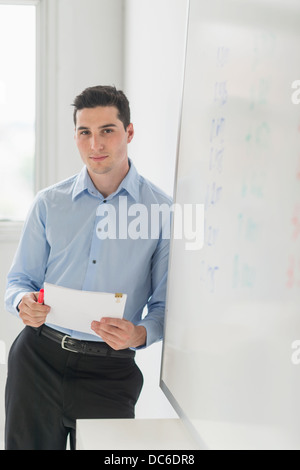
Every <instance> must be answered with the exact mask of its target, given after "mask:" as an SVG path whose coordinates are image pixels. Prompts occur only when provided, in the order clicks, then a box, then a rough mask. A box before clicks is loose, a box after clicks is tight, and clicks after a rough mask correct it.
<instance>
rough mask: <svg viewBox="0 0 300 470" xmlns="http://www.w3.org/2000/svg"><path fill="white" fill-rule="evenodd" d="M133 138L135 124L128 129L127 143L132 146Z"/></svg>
mask: <svg viewBox="0 0 300 470" xmlns="http://www.w3.org/2000/svg"><path fill="white" fill-rule="evenodd" d="M133 136H134V128H133V124H131V123H130V124H129V126H128V127H127V143H128V144H130V142H131V141H132V139H133Z"/></svg>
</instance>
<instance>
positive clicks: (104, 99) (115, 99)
mask: <svg viewBox="0 0 300 470" xmlns="http://www.w3.org/2000/svg"><path fill="white" fill-rule="evenodd" d="M72 106H74V108H75V109H74V114H73V119H74V124H75V126H76V115H77V111H79V110H81V109H84V108H96V107H97V106H114V107H115V108H117V110H118V119H120V121H122V123H123V125H124V128H125V130H126V129H127V127H128V126H129V124H130V107H129V101H128V99H127V97H126V96H125V94H124V93H123V91H121V90H117V89H116V88H115V87H114V86H102V85H99V86H94V87H89V88H86V89H85V90H84V91H83V92H82V93H80V95H78V96H76V98H75V100H74V103H73V105H72Z"/></svg>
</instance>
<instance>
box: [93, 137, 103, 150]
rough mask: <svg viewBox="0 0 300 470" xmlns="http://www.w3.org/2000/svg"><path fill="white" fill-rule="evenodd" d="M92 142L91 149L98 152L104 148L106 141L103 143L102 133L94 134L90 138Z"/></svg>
mask: <svg viewBox="0 0 300 470" xmlns="http://www.w3.org/2000/svg"><path fill="white" fill-rule="evenodd" d="M90 143H91V149H92V150H93V151H94V152H98V151H99V150H103V149H104V143H103V139H102V137H101V136H100V135H98V134H94V135H92V136H91V140H90Z"/></svg>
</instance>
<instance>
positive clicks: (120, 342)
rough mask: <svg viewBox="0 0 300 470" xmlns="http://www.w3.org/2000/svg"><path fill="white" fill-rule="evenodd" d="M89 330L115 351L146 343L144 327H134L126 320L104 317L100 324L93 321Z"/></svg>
mask: <svg viewBox="0 0 300 470" xmlns="http://www.w3.org/2000/svg"><path fill="white" fill-rule="evenodd" d="M91 328H92V330H93V331H94V332H95V333H96V334H97V335H98V336H101V338H102V339H103V341H105V342H106V343H107V344H108V345H109V346H110V347H111V348H113V349H115V350H116V351H118V350H120V349H127V348H137V347H139V346H143V345H144V344H145V343H146V338H147V332H146V328H145V327H144V326H136V325H134V324H133V323H131V322H130V321H128V320H123V319H119V318H107V317H105V318H102V319H101V321H100V322H98V321H93V322H92V324H91Z"/></svg>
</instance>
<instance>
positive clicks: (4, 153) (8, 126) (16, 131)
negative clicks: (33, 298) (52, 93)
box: [0, 1, 36, 221]
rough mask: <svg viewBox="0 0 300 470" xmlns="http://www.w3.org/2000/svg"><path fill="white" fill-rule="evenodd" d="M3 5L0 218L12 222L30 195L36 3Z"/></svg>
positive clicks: (22, 212)
mask: <svg viewBox="0 0 300 470" xmlns="http://www.w3.org/2000/svg"><path fill="white" fill-rule="evenodd" d="M6 3H8V2H6ZM9 3H10V4H5V2H1V1H0V175H1V179H0V220H2V221H3V220H12V221H17V220H24V218H25V216H26V214H27V212H28V209H29V206H30V204H31V202H32V200H33V196H34V180H35V178H34V174H35V141H36V136H35V119H36V116H35V114H36V113H35V109H36V96H35V95H36V92H35V90H36V6H35V4H36V2H32V4H30V2H13V1H11V2H9ZM14 3H15V4H14ZM22 3H26V4H22Z"/></svg>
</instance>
